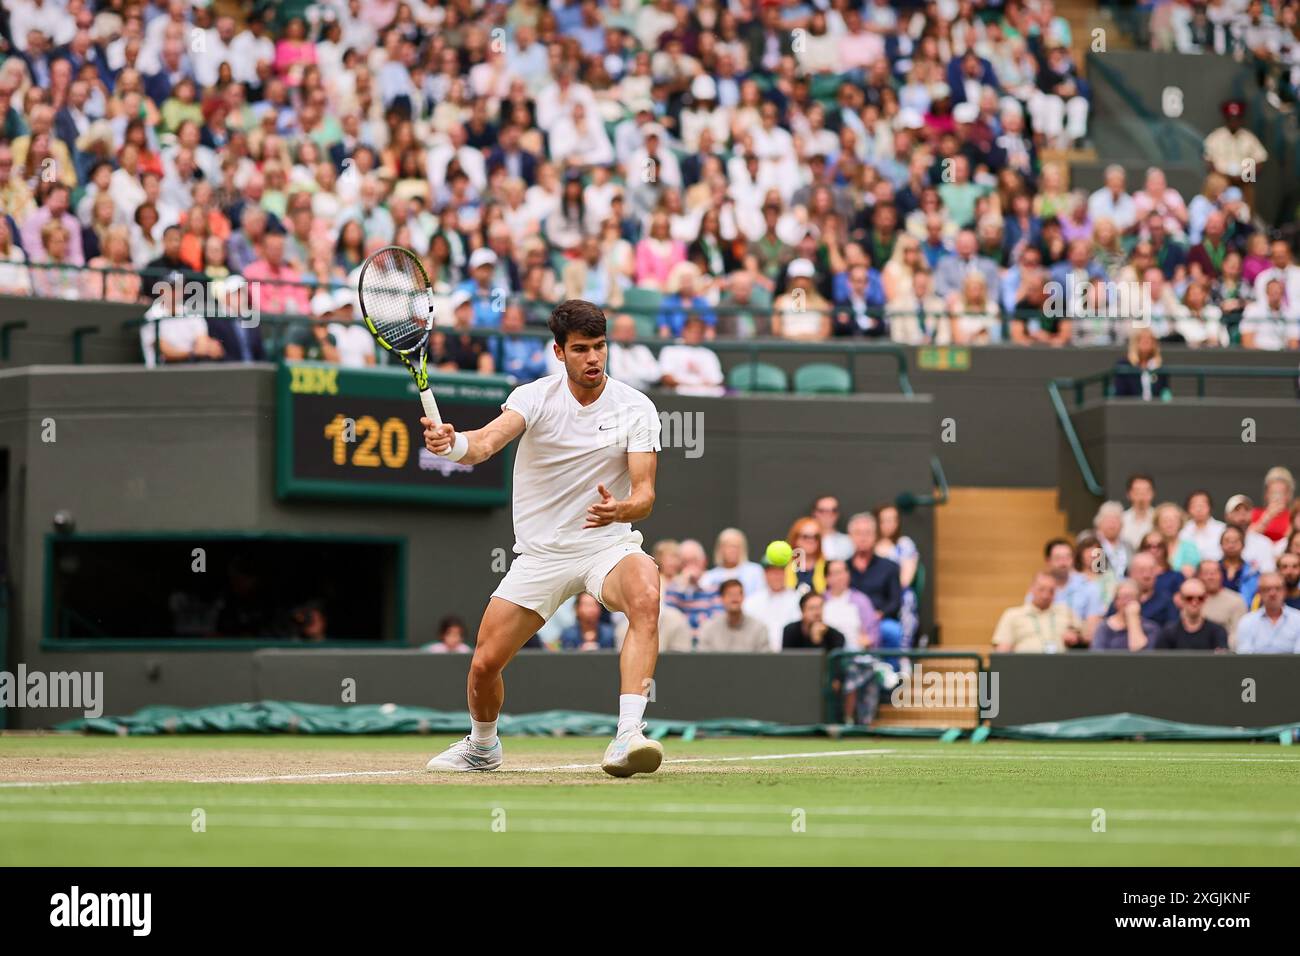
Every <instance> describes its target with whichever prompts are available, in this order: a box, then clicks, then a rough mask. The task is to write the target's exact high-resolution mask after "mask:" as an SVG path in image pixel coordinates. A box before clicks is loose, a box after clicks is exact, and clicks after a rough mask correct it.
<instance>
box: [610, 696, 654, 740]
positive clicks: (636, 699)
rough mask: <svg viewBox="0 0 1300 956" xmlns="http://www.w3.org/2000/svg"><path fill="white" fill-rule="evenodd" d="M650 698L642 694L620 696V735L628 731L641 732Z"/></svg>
mask: <svg viewBox="0 0 1300 956" xmlns="http://www.w3.org/2000/svg"><path fill="white" fill-rule="evenodd" d="M648 702H649V698H647V697H645V696H644V695H642V694H619V695H618V733H619V734H621V733H624V732H625V731H627V730H639V729H640V727H641V718H642V717H644V716H645V705H646V704H647V703H648Z"/></svg>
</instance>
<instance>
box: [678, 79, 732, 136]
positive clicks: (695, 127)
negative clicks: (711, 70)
mask: <svg viewBox="0 0 1300 956" xmlns="http://www.w3.org/2000/svg"><path fill="white" fill-rule="evenodd" d="M681 127H682V145H683V146H685V147H686V151H687V153H695V152H697V151H698V150H699V149H700V136H701V134H702V133H703V132H704V131H705V130H708V131H709V133H711V134H712V137H713V142H715V143H726V142H727V141H728V140H730V139H731V110H729V109H726V108H725V107H719V106H718V84H717V83H716V82H715V81H714V79H713V77H712V76H710V75H709V74H708V73H700V74H699V75H698V76H696V77H695V79H693V80H691V106H690V107H689V108H688V109H684V110H682V114H681Z"/></svg>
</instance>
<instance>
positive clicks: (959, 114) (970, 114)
mask: <svg viewBox="0 0 1300 956" xmlns="http://www.w3.org/2000/svg"><path fill="white" fill-rule="evenodd" d="M952 118H953V119H954V120H956V121H957V122H958V123H973V122H975V121H976V120H977V119H979V118H980V108H979V107H978V106H976V105H975V104H974V103H958V104H957V105H956V106H954V107H953V108H952Z"/></svg>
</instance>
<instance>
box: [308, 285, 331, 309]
mask: <svg viewBox="0 0 1300 956" xmlns="http://www.w3.org/2000/svg"><path fill="white" fill-rule="evenodd" d="M333 311H334V296H333V295H332V294H331V293H330V291H329V290H328V289H321V290H320V291H319V292H317V293H316V294H315V295H314V296H312V297H311V314H312V315H329V314H330V313H331V312H333Z"/></svg>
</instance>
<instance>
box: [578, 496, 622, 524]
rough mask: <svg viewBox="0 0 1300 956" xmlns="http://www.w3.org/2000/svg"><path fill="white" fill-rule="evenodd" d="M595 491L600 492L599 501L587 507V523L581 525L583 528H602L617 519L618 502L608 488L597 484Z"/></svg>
mask: <svg viewBox="0 0 1300 956" xmlns="http://www.w3.org/2000/svg"><path fill="white" fill-rule="evenodd" d="M596 491H597V492H598V493H599V494H600V501H599V502H598V503H596V504H594V505H592V506H591V507H590V508H588V509H587V523H586V524H584V525H583V526H582V527H583V528H584V529H586V528H603V527H605V525H607V524H611V523H613V522H615V521H617V520H618V502H617V501H615V500H614V496H613V495H612V494H610V493H609V489H608V488H606V487H605V486H604V485H597V486H596Z"/></svg>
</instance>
